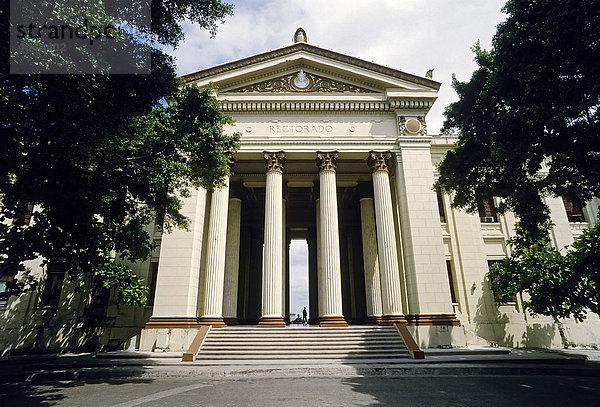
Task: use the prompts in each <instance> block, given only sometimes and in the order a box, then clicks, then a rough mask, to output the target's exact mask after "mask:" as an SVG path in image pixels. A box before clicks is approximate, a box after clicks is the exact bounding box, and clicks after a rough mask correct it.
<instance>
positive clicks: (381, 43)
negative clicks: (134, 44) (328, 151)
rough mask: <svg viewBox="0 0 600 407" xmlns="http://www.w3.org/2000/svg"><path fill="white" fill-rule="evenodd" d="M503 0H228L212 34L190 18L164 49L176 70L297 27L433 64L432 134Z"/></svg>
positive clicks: (375, 57) (249, 50) (358, 53)
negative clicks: (229, 11) (175, 42)
mask: <svg viewBox="0 0 600 407" xmlns="http://www.w3.org/2000/svg"><path fill="white" fill-rule="evenodd" d="M504 3H505V0H486V1H481V0H426V1H424V0H402V1H400V0H377V1H375V0H371V1H365V0H361V1H358V0H328V1H322V0H321V1H320V0H302V1H301V0H290V1H277V0H266V1H258V0H253V1H234V4H236V8H235V11H234V13H235V15H234V16H233V17H231V18H228V19H227V21H226V22H225V24H224V25H222V26H221V27H220V29H219V33H218V34H217V36H216V37H215V38H214V39H210V38H209V35H208V34H207V33H206V32H204V31H202V30H200V28H198V27H197V26H193V25H191V24H186V25H185V32H186V40H185V42H184V43H182V44H181V46H180V47H179V48H177V49H176V50H175V51H173V52H172V55H174V56H175V57H176V58H177V70H178V73H179V74H183V73H186V72H192V71H195V70H198V69H202V68H207V67H210V66H213V65H216V64H220V63H224V62H227V61H231V60H235V59H240V58H243V57H246V56H249V55H253V54H257V53H261V52H265V51H268V50H270V49H276V48H280V47H282V46H286V45H288V44H290V43H291V40H292V36H293V34H294V31H295V30H296V28H298V27H303V28H304V29H305V30H306V32H307V34H308V39H309V43H311V44H313V45H316V46H320V47H323V48H327V49H331V50H333V51H337V52H341V53H344V54H348V55H351V56H355V57H359V58H362V59H365V60H367V61H373V62H376V63H379V64H382V65H386V66H389V67H392V68H395V69H400V70H403V71H405V72H408V73H414V74H417V75H424V74H425V72H426V71H427V70H428V69H430V68H435V71H434V79H435V80H437V81H440V82H442V87H441V89H440V92H439V98H438V101H437V102H436V104H435V105H434V107H433V108H432V110H431V111H430V113H429V115H428V116H427V121H428V126H429V132H430V133H431V134H436V133H437V132H438V130H439V128H440V127H441V124H442V111H443V109H444V107H445V106H446V105H448V104H449V103H451V102H453V101H455V100H456V94H455V93H454V90H453V89H452V87H451V75H452V73H456V74H457V76H458V78H459V79H462V80H465V79H468V78H469V77H470V75H471V73H472V72H473V70H474V69H475V64H474V62H473V54H472V52H471V50H470V48H471V47H472V46H473V44H475V42H476V41H477V40H480V41H481V44H482V46H483V47H489V45H490V42H491V38H492V35H493V34H494V32H495V30H496V25H497V24H498V23H499V22H500V21H502V20H503V19H504V15H503V14H502V13H501V12H500V9H501V8H502V6H503V4H504Z"/></svg>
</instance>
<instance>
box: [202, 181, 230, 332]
mask: <svg viewBox="0 0 600 407" xmlns="http://www.w3.org/2000/svg"><path fill="white" fill-rule="evenodd" d="M228 204H229V177H227V178H226V179H225V185H223V186H221V187H218V188H215V189H214V190H213V192H212V196H211V201H210V219H209V225H208V242H207V246H206V248H207V249H206V276H205V278H204V296H203V302H204V306H203V307H202V316H201V317H200V319H199V324H201V325H212V326H213V327H223V326H225V323H224V322H223V284H224V278H225V242H226V241H227V211H228V206H229V205H228Z"/></svg>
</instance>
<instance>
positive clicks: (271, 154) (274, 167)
mask: <svg viewBox="0 0 600 407" xmlns="http://www.w3.org/2000/svg"><path fill="white" fill-rule="evenodd" d="M263 157H264V158H265V167H267V171H278V172H283V166H284V165H285V153H284V152H283V151H263Z"/></svg>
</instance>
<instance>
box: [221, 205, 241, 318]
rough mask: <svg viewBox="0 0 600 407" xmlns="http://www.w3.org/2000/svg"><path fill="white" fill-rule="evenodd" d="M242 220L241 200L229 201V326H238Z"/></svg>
mask: <svg viewBox="0 0 600 407" xmlns="http://www.w3.org/2000/svg"><path fill="white" fill-rule="evenodd" d="M241 220H242V201H241V199H239V198H231V199H229V212H228V214H227V243H226V249H225V283H224V284H225V286H224V289H223V317H224V318H225V323H226V324H227V325H237V303H238V275H239V265H240V226H241Z"/></svg>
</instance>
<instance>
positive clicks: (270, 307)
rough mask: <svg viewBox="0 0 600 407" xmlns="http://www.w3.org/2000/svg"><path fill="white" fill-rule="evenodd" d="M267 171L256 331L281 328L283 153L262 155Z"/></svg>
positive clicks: (282, 322) (283, 325) (282, 321)
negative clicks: (259, 299)
mask: <svg viewBox="0 0 600 407" xmlns="http://www.w3.org/2000/svg"><path fill="white" fill-rule="evenodd" d="M264 157H265V165H266V167H267V184H266V195H265V248H264V260H263V295H262V314H261V317H260V321H259V322H258V326H259V327H267V328H273V327H282V328H283V327H285V321H284V319H283V309H282V306H283V299H282V294H283V258H282V257H283V228H282V223H283V207H282V198H283V166H284V164H285V155H284V153H283V151H279V152H274V153H272V152H267V151H265V152H264Z"/></svg>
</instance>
